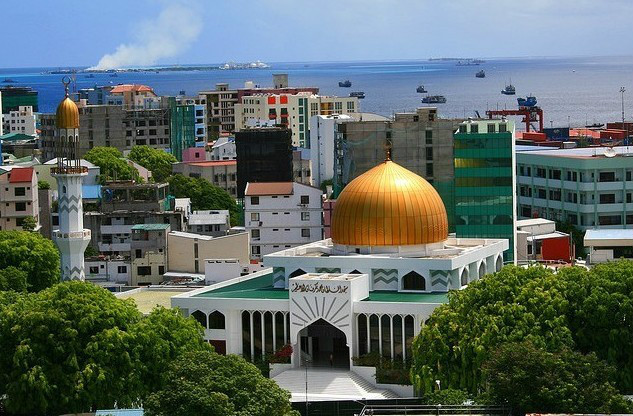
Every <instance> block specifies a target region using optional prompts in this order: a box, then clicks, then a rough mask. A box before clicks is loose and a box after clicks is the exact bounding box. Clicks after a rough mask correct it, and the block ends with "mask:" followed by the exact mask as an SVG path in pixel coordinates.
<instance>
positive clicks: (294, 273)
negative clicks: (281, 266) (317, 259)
mask: <svg viewBox="0 0 633 416" xmlns="http://www.w3.org/2000/svg"><path fill="white" fill-rule="evenodd" d="M304 274H306V272H304V271H303V270H301V269H297V270H295V271H294V272H292V273H290V276H289V277H297V276H301V275H304Z"/></svg>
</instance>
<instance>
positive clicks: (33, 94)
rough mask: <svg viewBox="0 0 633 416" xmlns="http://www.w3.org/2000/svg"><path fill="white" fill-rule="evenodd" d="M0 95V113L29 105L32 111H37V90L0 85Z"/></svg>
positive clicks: (6, 112)
mask: <svg viewBox="0 0 633 416" xmlns="http://www.w3.org/2000/svg"><path fill="white" fill-rule="evenodd" d="M0 95H1V96H2V114H8V113H10V112H11V111H18V109H19V107H20V106H31V107H33V112H35V113H37V112H38V111H39V108H38V105H37V91H35V90H33V89H31V88H30V87H14V86H11V85H9V86H6V87H0Z"/></svg>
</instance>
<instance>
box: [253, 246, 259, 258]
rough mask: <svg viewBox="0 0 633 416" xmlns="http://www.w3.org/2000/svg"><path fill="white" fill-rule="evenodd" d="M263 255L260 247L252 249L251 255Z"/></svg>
mask: <svg viewBox="0 0 633 416" xmlns="http://www.w3.org/2000/svg"><path fill="white" fill-rule="evenodd" d="M260 253H261V250H260V247H259V246H252V247H251V254H252V255H254V256H259V254H260Z"/></svg>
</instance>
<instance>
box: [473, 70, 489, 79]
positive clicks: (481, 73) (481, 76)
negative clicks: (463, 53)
mask: <svg viewBox="0 0 633 416" xmlns="http://www.w3.org/2000/svg"><path fill="white" fill-rule="evenodd" d="M475 77H477V78H486V72H485V71H484V70H483V69H482V70H481V71H478V72H477V73H476V74H475Z"/></svg>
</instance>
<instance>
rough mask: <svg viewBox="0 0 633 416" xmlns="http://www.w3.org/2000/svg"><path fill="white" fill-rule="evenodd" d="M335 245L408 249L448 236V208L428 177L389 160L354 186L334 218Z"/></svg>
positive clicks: (338, 205) (341, 197)
mask: <svg viewBox="0 0 633 416" xmlns="http://www.w3.org/2000/svg"><path fill="white" fill-rule="evenodd" d="M331 232H332V241H333V242H334V243H336V244H343V245H349V246H404V245H418V244H428V243H436V242H440V241H444V240H446V238H447V237H448V218H447V216H446V208H445V207H444V203H443V202H442V199H441V198H440V196H439V195H438V193H437V191H435V189H434V188H433V186H431V184H429V183H428V182H427V181H426V180H425V179H424V178H422V177H420V176H418V175H416V174H415V173H413V172H411V171H410V170H407V169H405V168H403V167H402V166H400V165H398V164H397V163H394V162H392V161H391V160H387V161H385V162H383V163H381V164H380V165H378V166H376V167H374V168H373V169H371V170H369V171H367V172H365V173H364V174H362V175H360V176H359V177H357V178H356V179H354V180H353V181H352V182H350V183H349V184H348V185H347V186H346V187H345V189H343V192H341V194H340V195H339V197H338V199H337V200H336V205H335V206H334V215H333V217H332V228H331Z"/></svg>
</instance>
